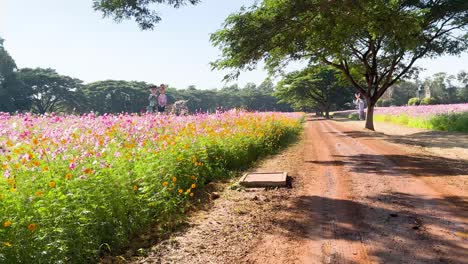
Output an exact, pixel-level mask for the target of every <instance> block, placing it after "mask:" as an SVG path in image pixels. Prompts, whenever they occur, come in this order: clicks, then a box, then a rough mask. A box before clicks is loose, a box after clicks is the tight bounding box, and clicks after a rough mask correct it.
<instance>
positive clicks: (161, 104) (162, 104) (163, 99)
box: [158, 84, 167, 113]
mask: <svg viewBox="0 0 468 264" xmlns="http://www.w3.org/2000/svg"><path fill="white" fill-rule="evenodd" d="M166 105H167V95H166V85H164V84H161V86H160V87H159V96H158V112H159V113H164V111H165V110H166Z"/></svg>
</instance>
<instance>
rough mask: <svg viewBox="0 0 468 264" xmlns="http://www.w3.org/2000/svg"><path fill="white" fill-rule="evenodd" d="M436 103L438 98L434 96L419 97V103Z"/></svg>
mask: <svg viewBox="0 0 468 264" xmlns="http://www.w3.org/2000/svg"><path fill="white" fill-rule="evenodd" d="M437 103H438V100H437V99H436V98H434V97H426V98H423V99H421V102H420V104H421V105H434V104H437Z"/></svg>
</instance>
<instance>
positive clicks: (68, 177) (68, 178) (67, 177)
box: [65, 173, 73, 180]
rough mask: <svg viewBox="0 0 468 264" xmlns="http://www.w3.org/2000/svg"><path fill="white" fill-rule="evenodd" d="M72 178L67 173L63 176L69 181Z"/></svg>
mask: <svg viewBox="0 0 468 264" xmlns="http://www.w3.org/2000/svg"><path fill="white" fill-rule="evenodd" d="M72 178H73V175H72V174H71V173H67V174H66V175H65V179H67V180H71V179H72Z"/></svg>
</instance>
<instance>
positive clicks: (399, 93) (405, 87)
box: [387, 81, 418, 106]
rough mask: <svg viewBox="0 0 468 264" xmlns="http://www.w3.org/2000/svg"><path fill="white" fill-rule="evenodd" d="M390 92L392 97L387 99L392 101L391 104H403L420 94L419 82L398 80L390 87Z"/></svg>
mask: <svg viewBox="0 0 468 264" xmlns="http://www.w3.org/2000/svg"><path fill="white" fill-rule="evenodd" d="M390 91H391V92H390ZM389 92H390V94H391V98H390V99H387V100H390V101H391V104H390V105H395V106H403V105H406V104H407V103H408V101H409V100H410V99H411V98H414V97H415V96H418V84H417V83H414V82H410V81H402V82H398V83H396V84H395V85H393V86H392V87H390V88H389Z"/></svg>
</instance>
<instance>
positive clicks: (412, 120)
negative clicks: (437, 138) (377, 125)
mask: <svg viewBox="0 0 468 264" xmlns="http://www.w3.org/2000/svg"><path fill="white" fill-rule="evenodd" d="M374 121H376V122H391V123H395V124H399V125H404V126H409V127H415V128H424V129H431V130H439V131H449V132H463V133H468V112H465V113H453V114H440V115H435V116H432V117H429V118H424V117H419V118H418V117H410V116H408V115H375V116H374Z"/></svg>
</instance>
